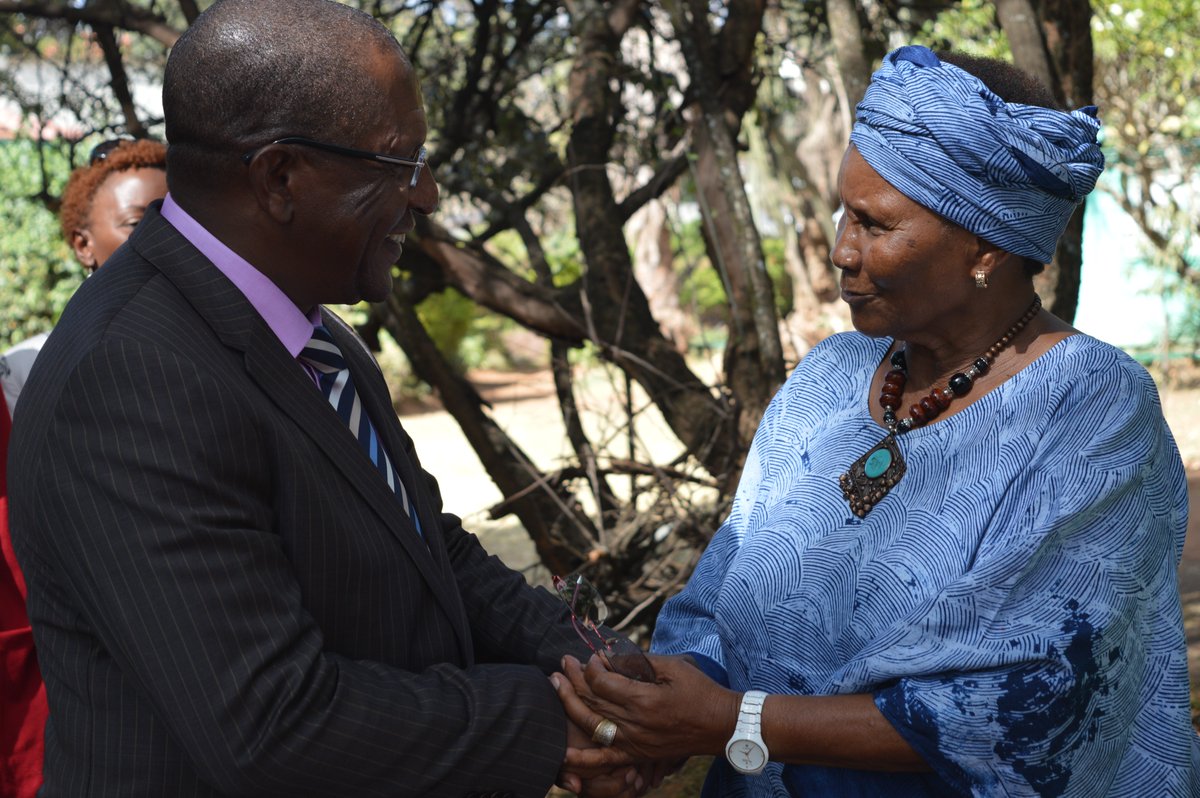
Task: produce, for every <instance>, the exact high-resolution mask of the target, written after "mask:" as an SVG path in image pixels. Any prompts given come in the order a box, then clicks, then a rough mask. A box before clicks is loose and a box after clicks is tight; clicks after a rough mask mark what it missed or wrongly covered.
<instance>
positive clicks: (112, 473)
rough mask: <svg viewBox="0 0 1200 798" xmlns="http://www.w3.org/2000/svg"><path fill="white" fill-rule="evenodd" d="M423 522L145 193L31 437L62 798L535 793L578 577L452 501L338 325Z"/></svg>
mask: <svg viewBox="0 0 1200 798" xmlns="http://www.w3.org/2000/svg"><path fill="white" fill-rule="evenodd" d="M329 326H330V329H331V330H332V332H333V335H334V337H335V338H336V339H338V341H339V344H340V346H341V348H342V350H343V352H344V353H345V356H346V358H347V360H348V362H349V364H350V368H351V371H352V373H353V375H354V380H355V383H356V384H357V386H359V392H360V394H361V396H362V399H363V402H364V404H365V406H366V407H367V409H368V412H369V413H370V414H371V417H372V419H374V420H375V422H376V425H377V427H378V428H379V432H380V434H381V436H382V439H383V441H384V443H385V445H386V446H387V448H388V450H389V452H390V453H391V454H392V456H393V460H394V461H395V464H396V466H397V468H398V470H399V471H400V473H401V474H402V475H403V476H404V478H405V479H406V480H407V484H408V485H409V486H410V487H411V494H412V497H413V501H414V504H415V506H416V509H417V512H419V514H420V520H421V525H422V527H423V529H424V530H425V540H422V538H421V537H420V536H419V535H418V534H417V533H416V531H415V530H414V527H413V524H412V522H411V520H410V519H409V517H408V516H407V515H406V514H405V513H404V512H403V510H402V509H401V507H400V505H399V503H398V501H397V500H396V498H395V496H394V495H393V494H392V493H391V492H390V491H389V490H388V489H387V487H386V485H385V483H384V482H383V480H382V479H381V478H380V476H379V475H378V473H377V472H376V471H374V469H373V467H372V466H371V464H370V463H369V461H368V460H367V458H366V457H365V456H364V455H363V453H362V451H361V449H360V448H359V446H358V443H357V441H355V439H354V438H353V437H352V435H350V434H349V432H348V430H347V429H346V427H345V426H344V425H343V424H342V422H341V421H340V420H339V419H338V418H337V416H336V415H335V414H334V412H333V410H332V408H331V407H330V406H329V405H328V404H327V403H326V401H325V400H324V398H323V397H322V396H321V394H320V393H319V392H318V391H317V390H315V389H314V387H313V385H312V382H311V380H310V379H309V378H308V377H307V376H306V375H305V373H304V372H303V370H302V369H301V367H300V366H299V365H298V364H297V363H296V361H295V360H293V359H292V358H291V357H290V356H289V355H288V353H287V352H286V351H285V350H284V348H283V346H282V345H281V344H280V343H279V341H278V339H276V338H275V336H274V334H273V333H272V332H271V331H270V329H269V328H268V327H267V326H266V324H265V323H264V322H263V321H262V319H261V317H259V316H258V315H257V313H256V312H255V311H254V310H253V309H252V308H251V306H250V305H249V303H248V302H247V300H246V299H245V298H244V296H243V295H242V294H241V293H240V292H239V291H238V290H237V289H236V288H235V287H234V286H233V285H232V284H231V283H230V282H229V281H228V280H227V279H226V278H225V277H224V276H223V275H222V274H221V273H220V272H219V271H218V270H217V269H216V268H215V267H214V266H213V265H212V264H211V263H210V262H209V261H208V260H206V259H205V258H204V257H203V256H202V255H200V253H199V252H197V251H196V250H195V249H194V248H193V247H192V246H191V245H190V244H189V243H188V242H187V241H186V240H184V239H183V238H182V237H181V236H180V235H179V234H178V232H177V231H176V230H175V229H174V228H173V227H172V226H171V225H170V224H169V223H167V222H166V221H165V220H163V219H162V218H161V217H160V216H159V214H158V212H157V210H156V209H152V210H151V212H150V213H148V215H147V216H146V219H145V220H144V221H143V222H142V224H141V225H140V226H139V227H138V229H137V231H136V233H135V234H134V236H133V237H132V238H131V239H130V241H129V243H128V245H127V246H125V247H124V248H123V249H122V250H120V251H119V252H118V254H117V255H115V256H114V257H113V258H112V259H111V260H110V261H109V263H108V264H106V266H105V268H104V269H102V270H101V271H100V272H99V273H97V275H96V276H94V277H92V278H91V279H89V280H88V281H87V282H86V283H85V284H84V285H83V287H82V288H81V289H80V290H79V292H78V293H77V295H76V296H75V297H74V299H73V300H72V301H71V303H70V305H69V306H68V308H67V310H66V312H65V313H64V314H63V317H62V320H61V322H60V324H59V325H58V328H57V329H56V331H55V332H54V334H53V335H52V336H51V340H50V342H49V343H48V344H47V346H46V348H45V350H44V351H43V352H42V356H41V357H40V358H39V360H38V364H37V367H36V368H35V370H34V373H33V375H32V376H31V379H30V381H29V383H28V385H27V387H26V393H25V395H24V396H23V397H22V401H21V409H20V411H19V412H18V414H17V419H16V422H15V424H14V431H15V435H14V437H13V440H12V452H11V460H10V464H11V468H10V471H9V476H10V487H11V491H10V492H11V515H12V534H13V538H14V540H15V544H16V550H17V554H18V557H19V560H20V563H21V566H22V568H23V569H24V571H25V575H26V578H27V580H28V585H29V612H30V616H31V619H32V622H33V627H34V632H35V639H36V642H37V645H38V648H39V657H40V661H41V665H42V668H43V670H44V675H45V679H46V684H47V689H48V695H49V699H50V708H51V719H50V723H49V726H48V730H47V737H46V740H47V745H46V786H45V792H44V795H45V796H46V798H57V796H84V795H87V796H102V795H103V796H108V795H112V796H118V795H119V796H143V795H144V796H150V795H153V796H164V795H171V796H215V795H254V796H265V795H284V796H297V795H351V796H373V795H381V796H382V795H388V796H398V795H436V796H441V795H446V796H459V795H473V794H474V795H493V794H494V795H509V794H511V795H520V796H542V795H544V794H545V792H546V790H547V788H548V787H549V785H550V783H551V781H552V779H553V777H554V774H555V772H556V771H557V769H558V767H559V764H560V762H561V759H562V754H563V750H564V745H565V741H564V735H563V729H564V728H565V719H564V715H563V712H562V709H561V707H560V706H559V703H558V700H557V698H556V696H555V695H554V692H553V690H552V688H551V686H550V685H549V682H548V680H547V679H546V676H545V674H546V673H548V672H550V671H552V670H554V669H556V668H557V662H558V659H559V657H560V655H561V654H562V653H563V652H564V651H566V650H572V651H574V652H576V653H578V647H579V640H578V638H577V637H576V636H575V635H574V633H573V632H572V630H571V628H570V626H569V624H568V623H567V621H566V618H565V615H564V613H563V612H562V610H561V607H560V606H559V603H558V602H557V600H556V599H554V598H553V597H552V596H551V595H550V594H549V593H547V592H546V591H535V590H533V589H530V588H528V587H527V586H526V585H525V583H524V581H523V579H522V578H521V576H520V575H519V574H517V573H514V572H512V571H510V570H509V569H507V568H505V567H504V566H503V565H502V564H501V563H500V562H499V561H498V560H496V559H495V558H489V557H488V556H487V555H486V553H485V552H484V551H483V550H482V548H481V547H480V546H479V544H478V542H477V541H476V539H475V538H474V536H473V535H470V534H468V533H466V532H464V531H463V529H462V527H461V525H460V523H459V520H458V519H457V518H456V517H454V516H453V515H449V514H446V513H443V512H442V504H441V498H440V496H439V494H438V489H437V483H436V481H435V480H434V479H433V478H432V477H431V476H429V475H428V474H426V473H425V472H423V471H422V470H421V468H420V465H419V464H418V462H417V458H416V454H415V452H414V450H413V444H412V441H411V439H409V437H408V436H407V435H406V434H405V432H404V430H403V429H402V428H401V426H400V424H399V422H398V421H397V419H396V416H395V413H394V412H393V410H392V408H391V404H390V401H389V398H388V392H387V389H386V386H385V384H384V382H383V380H382V378H381V376H380V374H379V372H378V369H377V368H376V367H375V365H374V364H373V362H372V360H371V359H370V356H369V355H368V354H367V353H366V352H365V351H364V350H363V349H362V348H361V347H360V346H359V345H358V344H357V343H356V342H355V341H354V340H353V339H352V337H351V335H352V334H351V333H350V332H349V331H348V330H346V329H345V328H344V327H342V326H339V325H338V324H336V323H331V324H330V325H329Z"/></svg>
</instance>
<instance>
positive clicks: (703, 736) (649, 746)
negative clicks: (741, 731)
mask: <svg viewBox="0 0 1200 798" xmlns="http://www.w3.org/2000/svg"><path fill="white" fill-rule="evenodd" d="M649 660H650V663H651V665H653V666H654V671H655V676H656V678H657V681H656V682H655V683H654V684H647V683H644V682H638V681H634V680H632V679H628V678H626V677H624V676H622V675H620V674H618V673H614V672H613V671H612V670H611V669H609V668H608V667H607V665H606V663H605V662H604V659H603V658H602V657H598V656H593V657H592V658H591V659H590V660H589V661H588V663H587V665H586V667H585V666H583V665H581V664H580V662H579V661H578V660H576V659H575V658H574V657H571V656H566V657H563V660H562V673H556V674H554V675H553V676H551V677H550V679H551V682H552V683H553V684H554V688H555V690H556V691H557V692H558V697H559V699H560V700H561V701H562V705H563V709H564V710H565V711H566V713H567V718H568V720H569V724H568V735H567V753H566V757H565V759H564V761H563V767H562V770H561V771H560V773H559V780H558V783H559V786H561V787H564V788H565V789H568V790H570V791H572V792H576V793H578V794H580V795H583V796H588V797H589V798H605V797H606V796H622V797H623V796H639V795H642V794H644V793H645V791H646V790H648V789H651V788H653V787H656V786H658V785H659V784H660V783H661V782H662V780H663V778H664V777H666V776H667V775H668V774H670V773H672V772H674V771H675V770H677V769H678V768H679V767H681V766H682V765H683V763H684V762H685V761H687V759H688V757H690V756H693V755H705V754H712V755H716V754H720V753H722V752H723V751H724V748H725V742H726V741H727V740H728V739H729V735H730V733H731V732H732V731H733V727H734V725H735V723H736V719H737V713H738V701H739V695H738V694H737V693H735V692H734V691H732V690H728V689H726V688H724V687H722V686H720V685H719V684H717V683H716V682H714V681H713V680H712V679H710V678H709V677H708V676H706V675H705V674H704V673H703V672H702V671H701V670H700V669H699V668H697V667H696V666H695V665H693V664H692V663H691V662H690V661H689V660H688V659H686V658H684V657H667V656H654V655H650V656H649ZM606 719H607V720H610V721H612V722H613V723H615V724H616V727H617V733H616V736H615V738H614V740H613V742H612V745H611V746H602V745H600V744H598V743H596V742H594V741H593V740H592V734H593V731H594V730H595V729H596V728H597V726H599V725H600V723H601V722H602V721H604V720H606Z"/></svg>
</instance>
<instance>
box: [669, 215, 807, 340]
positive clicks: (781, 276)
mask: <svg viewBox="0 0 1200 798" xmlns="http://www.w3.org/2000/svg"><path fill="white" fill-rule="evenodd" d="M700 225H701V221H700V220H699V219H697V220H695V221H692V222H684V223H683V224H680V225H677V226H676V227H675V228H674V229H673V230H672V232H671V249H672V250H673V251H674V252H675V253H676V264H675V268H676V269H677V270H679V271H680V272H681V273H682V275H683V279H682V280H681V285H680V302H681V303H682V305H683V307H685V308H691V309H693V310H694V312H695V313H696V314H697V315H698V316H699V317H700V319H701V320H702V321H703V322H705V323H723V322H725V321H726V320H727V318H728V311H727V308H728V304H729V303H728V301H727V300H726V294H725V284H724V282H723V281H722V279H721V274H720V272H718V271H717V270H716V269H714V268H713V267H712V262H711V261H710V260H709V257H708V254H707V252H706V250H705V247H704V236H703V235H702V232H701V229H700ZM785 247H786V243H785V241H784V240H783V239H782V238H780V237H766V236H763V238H762V251H763V258H764V259H765V260H766V263H767V274H768V275H769V276H770V278H771V283H772V285H773V286H774V289H775V309H776V311H777V312H778V313H779V315H780V317H781V318H782V317H783V316H785V315H787V314H788V313H790V312H791V309H792V307H791V305H792V296H793V293H792V285H791V278H790V277H789V276H788V273H787V266H786V264H785V262H784V257H785V256H784V248H785Z"/></svg>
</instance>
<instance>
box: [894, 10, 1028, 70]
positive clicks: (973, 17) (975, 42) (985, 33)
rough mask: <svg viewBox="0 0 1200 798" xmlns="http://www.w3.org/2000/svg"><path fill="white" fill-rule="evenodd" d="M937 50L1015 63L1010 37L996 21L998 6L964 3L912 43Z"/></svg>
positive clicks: (928, 24) (927, 27)
mask: <svg viewBox="0 0 1200 798" xmlns="http://www.w3.org/2000/svg"><path fill="white" fill-rule="evenodd" d="M912 43H913V44H923V45H925V46H926V47H929V48H930V49H933V50H958V51H959V52H964V53H969V54H971V55H976V56H982V57H985V58H1002V59H1004V60H1006V61H1011V60H1012V56H1011V54H1010V53H1009V49H1008V37H1007V36H1005V35H1004V31H1002V30H1000V24H999V23H998V22H997V21H996V8H995V4H994V3H991V2H988V1H987V0H964V1H963V2H961V3H959V4H957V5H955V6H951V7H950V8H949V9H947V10H946V11H943V12H942V13H940V14H938V15H937V16H936V17H934V18H933V19H931V20H929V21H928V22H926V23H925V25H924V26H922V28H921V30H920V31H918V32H917V34H916V35H915V36H913V39H912Z"/></svg>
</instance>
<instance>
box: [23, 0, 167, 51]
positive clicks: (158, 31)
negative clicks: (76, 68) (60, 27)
mask: <svg viewBox="0 0 1200 798" xmlns="http://www.w3.org/2000/svg"><path fill="white" fill-rule="evenodd" d="M0 13H9V14H25V15H27V16H31V17H41V18H42V19H64V20H66V21H68V22H74V23H76V24H79V23H82V24H84V25H89V26H91V27H92V28H95V27H97V26H99V25H108V26H109V27H112V28H123V29H125V30H132V31H137V32H139V33H144V34H146V35H147V36H149V37H150V38H152V39H154V40H155V41H157V42H160V43H161V44H164V45H166V46H167V47H170V46H171V45H173V44H175V41H176V40H177V39H178V38H179V36H180V34H181V31H178V30H176V29H175V28H174V27H172V26H171V25H170V24H169V23H168V22H167V21H166V19H165V18H164V17H162V16H161V15H159V14H154V13H151V12H149V11H146V10H144V9H140V8H131V7H129V6H127V5H125V4H124V3H115V4H111V5H110V4H104V5H87V6H85V7H83V8H75V7H74V6H73V5H72V4H71V3H69V2H66V0H41V1H40V2H35V1H34V0H0Z"/></svg>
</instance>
